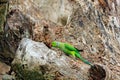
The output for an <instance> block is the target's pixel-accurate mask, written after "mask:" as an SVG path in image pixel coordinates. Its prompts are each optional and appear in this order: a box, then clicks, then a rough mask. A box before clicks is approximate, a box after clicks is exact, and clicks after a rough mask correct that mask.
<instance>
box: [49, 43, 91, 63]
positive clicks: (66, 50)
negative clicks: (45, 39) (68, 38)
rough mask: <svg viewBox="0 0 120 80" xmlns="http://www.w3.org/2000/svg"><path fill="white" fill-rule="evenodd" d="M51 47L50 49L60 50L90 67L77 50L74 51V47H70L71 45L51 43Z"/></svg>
mask: <svg viewBox="0 0 120 80" xmlns="http://www.w3.org/2000/svg"><path fill="white" fill-rule="evenodd" d="M51 45H52V47H56V48H59V49H60V50H62V51H63V52H64V53H66V54H67V55H72V56H74V57H77V58H79V59H81V60H82V61H83V62H84V63H86V64H89V65H92V64H91V63H90V62H88V61H87V60H85V59H84V58H83V57H82V56H81V55H80V53H79V50H78V49H76V48H75V47H74V46H72V45H70V44H68V43H62V42H57V41H53V42H52V44H51Z"/></svg>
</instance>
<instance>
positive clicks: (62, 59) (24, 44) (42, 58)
mask: <svg viewBox="0 0 120 80" xmlns="http://www.w3.org/2000/svg"><path fill="white" fill-rule="evenodd" d="M77 63H80V64H77ZM12 64H13V65H14V64H22V65H25V66H26V67H27V69H29V70H31V69H38V68H39V67H40V66H42V65H45V66H47V68H50V69H51V68H53V69H54V70H56V71H58V72H59V73H61V74H62V75H64V76H65V77H69V78H74V79H83V78H85V80H87V79H88V75H89V74H88V69H89V68H90V66H89V65H87V64H84V63H82V62H81V61H77V60H73V59H71V58H70V57H67V56H66V55H64V54H63V55H61V56H60V55H59V54H58V53H56V52H55V51H53V50H51V49H49V48H47V46H46V45H44V43H40V42H35V41H32V40H30V39H27V38H24V39H22V41H21V43H20V45H19V47H18V49H17V52H16V56H15V59H14V60H13V62H12ZM75 65H76V68H74V67H75ZM81 66H82V67H81ZM47 68H46V69H47ZM52 71H53V70H50V71H49V73H50V72H52ZM83 75H84V76H83Z"/></svg>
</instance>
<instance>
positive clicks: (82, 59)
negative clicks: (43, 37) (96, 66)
mask: <svg viewBox="0 0 120 80" xmlns="http://www.w3.org/2000/svg"><path fill="white" fill-rule="evenodd" d="M77 56H78V58H79V59H80V60H81V61H83V62H84V63H86V64H88V65H90V66H93V64H92V63H90V62H89V61H87V60H86V59H84V58H83V57H82V56H81V55H80V54H79V55H77Z"/></svg>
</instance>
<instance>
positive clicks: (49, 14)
mask: <svg viewBox="0 0 120 80" xmlns="http://www.w3.org/2000/svg"><path fill="white" fill-rule="evenodd" d="M13 2H15V1H14V0H13ZM15 3H16V4H17V5H16V6H15V5H14V6H12V8H19V9H20V10H21V11H23V12H24V13H25V14H27V15H28V16H29V17H30V18H31V19H33V20H34V21H39V18H41V17H42V18H45V19H47V20H50V21H52V22H54V23H56V24H59V25H65V24H66V23H68V22H69V18H70V15H71V14H72V10H73V7H72V4H71V3H70V2H69V1H68V0H25V1H16V2H15ZM25 7H26V8H25ZM63 21H65V23H63Z"/></svg>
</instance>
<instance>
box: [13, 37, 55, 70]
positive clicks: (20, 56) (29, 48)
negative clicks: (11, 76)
mask: <svg viewBox="0 0 120 80" xmlns="http://www.w3.org/2000/svg"><path fill="white" fill-rule="evenodd" d="M55 54H57V53H55V52H54V51H52V50H50V49H49V48H47V47H46V46H45V45H44V43H39V42H35V41H32V40H30V39H26V38H25V39H23V40H22V41H21V43H20V45H19V47H18V49H17V52H16V57H15V59H14V61H13V64H15V63H22V64H27V65H28V66H29V68H34V67H37V66H39V65H45V64H47V60H48V59H49V58H50V59H52V58H53V57H55V56H54V55H55ZM47 55H49V56H51V57H48V58H47ZM52 55H53V56H52Z"/></svg>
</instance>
